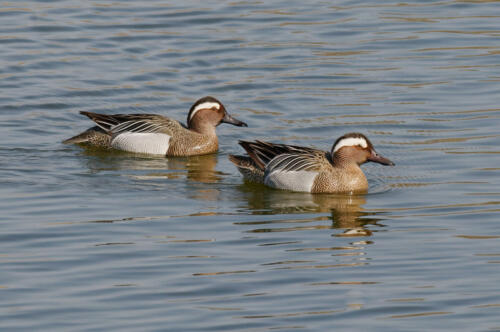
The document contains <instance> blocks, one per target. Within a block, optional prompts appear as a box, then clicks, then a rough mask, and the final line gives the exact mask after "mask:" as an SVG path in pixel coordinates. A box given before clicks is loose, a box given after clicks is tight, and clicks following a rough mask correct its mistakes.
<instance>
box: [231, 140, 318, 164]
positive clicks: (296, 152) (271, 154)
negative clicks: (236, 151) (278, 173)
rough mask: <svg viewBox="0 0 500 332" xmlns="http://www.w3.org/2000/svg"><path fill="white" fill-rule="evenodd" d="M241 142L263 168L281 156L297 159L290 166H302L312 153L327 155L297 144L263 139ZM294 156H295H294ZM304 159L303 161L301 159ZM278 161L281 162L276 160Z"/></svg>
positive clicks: (281, 157)
mask: <svg viewBox="0 0 500 332" xmlns="http://www.w3.org/2000/svg"><path fill="white" fill-rule="evenodd" d="M239 144H240V145H241V146H242V147H243V148H244V149H245V151H246V152H247V153H248V156H249V157H250V158H252V160H253V161H254V162H255V163H256V164H257V166H258V167H259V168H261V169H265V168H267V167H268V164H269V163H270V162H271V161H272V160H274V159H275V158H276V157H278V156H280V158H278V159H277V160H280V161H283V162H284V163H285V161H284V159H287V160H288V161H290V162H291V160H289V159H295V162H293V163H291V165H290V166H289V167H291V166H292V165H295V166H294V167H301V166H300V165H302V166H305V165H306V164H308V163H307V162H306V159H307V158H308V157H307V156H311V155H318V154H319V155H325V152H324V151H321V150H317V149H313V148H308V147H303V146H297V145H287V144H275V143H270V142H263V141H254V142H250V141H239ZM292 156H293V157H292ZM299 159H302V161H299ZM276 163H279V162H278V161H276Z"/></svg>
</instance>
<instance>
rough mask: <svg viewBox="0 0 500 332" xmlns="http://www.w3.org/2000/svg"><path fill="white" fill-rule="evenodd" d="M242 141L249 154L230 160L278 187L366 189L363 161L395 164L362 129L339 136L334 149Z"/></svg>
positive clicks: (254, 178)
mask: <svg viewBox="0 0 500 332" xmlns="http://www.w3.org/2000/svg"><path fill="white" fill-rule="evenodd" d="M239 144H240V145H241V146H242V147H243V148H244V149H245V151H246V152H247V154H248V156H235V155H229V160H231V162H233V163H234V164H235V165H236V167H237V168H238V170H239V171H240V173H241V174H243V177H244V178H245V179H247V180H249V181H253V182H258V183H263V184H265V185H267V186H269V187H272V188H276V189H284V190H291V191H301V192H310V193H352V192H366V191H367V190H368V181H367V180H366V177H365V174H364V173H363V171H362V170H361V168H360V165H361V164H364V163H366V162H369V161H372V162H376V163H379V164H382V165H390V166H394V163H393V162H392V161H390V160H389V159H387V158H384V157H382V156H381V155H379V154H378V153H377V152H376V151H375V149H374V148H373V145H372V143H371V142H370V141H369V140H368V138H367V137H366V136H365V135H363V134H360V133H349V134H345V135H344V136H341V137H339V138H338V139H337V140H336V141H335V143H334V144H333V147H332V149H331V151H330V152H327V151H321V150H317V149H313V148H308V147H302V146H295V145H286V144H273V143H269V142H262V141H254V142H250V141H239Z"/></svg>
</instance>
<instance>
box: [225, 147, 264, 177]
mask: <svg viewBox="0 0 500 332" xmlns="http://www.w3.org/2000/svg"><path fill="white" fill-rule="evenodd" d="M228 158H229V160H230V161H231V162H232V163H233V164H235V165H236V168H238V171H240V173H241V174H242V175H243V177H244V178H245V179H246V180H249V181H252V182H257V183H263V182H264V170H262V169H261V168H260V167H259V166H258V165H257V164H256V163H255V161H254V160H253V159H252V158H250V157H247V156H235V155H232V154H230V155H229V156H228Z"/></svg>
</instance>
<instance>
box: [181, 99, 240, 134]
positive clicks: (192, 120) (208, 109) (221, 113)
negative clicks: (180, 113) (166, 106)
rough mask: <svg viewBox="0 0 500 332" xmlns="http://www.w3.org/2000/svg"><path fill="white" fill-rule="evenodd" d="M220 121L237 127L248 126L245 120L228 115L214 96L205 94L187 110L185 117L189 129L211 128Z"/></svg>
mask: <svg viewBox="0 0 500 332" xmlns="http://www.w3.org/2000/svg"><path fill="white" fill-rule="evenodd" d="M221 123H229V124H232V125H235V126H238V127H248V125H247V124H246V123H245V122H243V121H240V120H238V119H235V118H233V117H232V116H231V115H229V113H228V112H227V111H226V108H225V107H224V105H222V103H221V102H220V101H218V100H217V99H215V98H214V97H210V96H207V97H203V98H200V99H198V100H197V101H196V102H195V103H194V104H193V106H191V109H190V110H189V113H188V118H187V126H188V128H189V129H192V130H194V131H198V132H203V131H206V129H208V128H212V130H213V129H214V128H215V127H217V126H218V125H219V124H221Z"/></svg>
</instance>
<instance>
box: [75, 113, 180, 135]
mask: <svg viewBox="0 0 500 332" xmlns="http://www.w3.org/2000/svg"><path fill="white" fill-rule="evenodd" d="M80 113H81V114H83V115H86V116H87V117H89V118H90V119H91V120H92V121H94V122H95V123H96V124H97V125H98V126H99V127H100V128H102V129H104V130H105V131H106V132H108V133H109V134H110V135H112V136H114V137H116V136H118V135H119V134H123V133H158V134H167V135H170V136H171V135H172V131H173V130H174V128H175V127H181V128H184V127H182V125H181V124H180V123H179V122H178V121H176V120H172V119H169V118H166V117H164V116H161V115H157V114H112V115H106V114H99V113H92V112H80Z"/></svg>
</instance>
